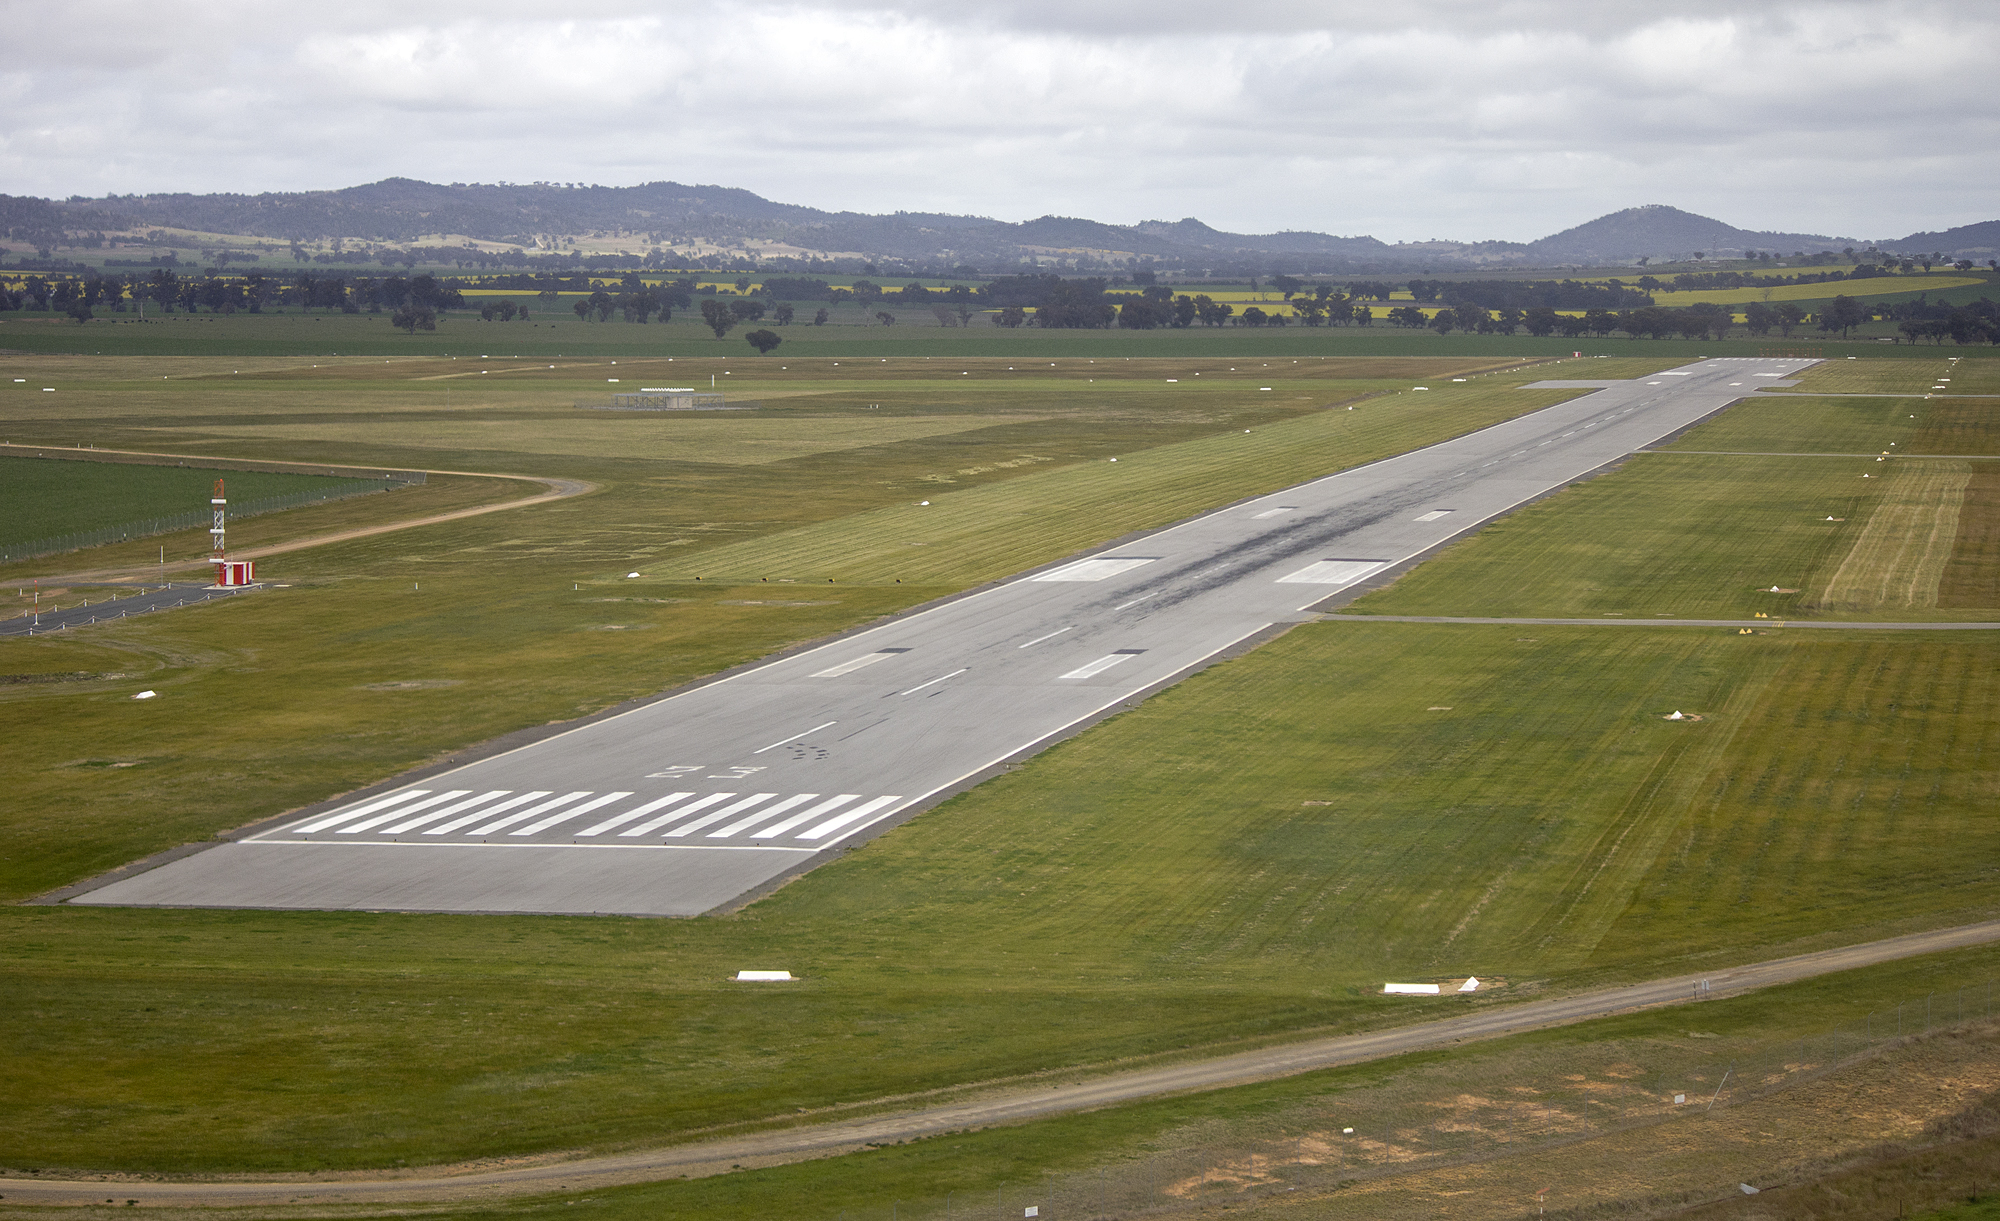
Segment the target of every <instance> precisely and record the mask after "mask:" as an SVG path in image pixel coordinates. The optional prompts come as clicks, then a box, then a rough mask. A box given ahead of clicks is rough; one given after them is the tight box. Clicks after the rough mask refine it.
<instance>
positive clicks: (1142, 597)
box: [1111, 573, 1207, 610]
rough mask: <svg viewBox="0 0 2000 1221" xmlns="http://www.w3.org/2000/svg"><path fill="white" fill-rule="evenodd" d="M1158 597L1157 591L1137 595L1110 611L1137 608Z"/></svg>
mask: <svg viewBox="0 0 2000 1221" xmlns="http://www.w3.org/2000/svg"><path fill="white" fill-rule="evenodd" d="M1202 575H1204V576H1206V575H1207V574H1206V573H1204V574H1202ZM1159 596H1160V592H1159V591H1158V590H1154V591H1153V592H1152V593H1149V594H1141V595H1139V596H1138V597H1136V598H1134V599H1132V600H1131V601H1130V602H1120V603H1119V604H1118V605H1116V606H1114V607H1112V608H1111V609H1112V610H1124V609H1125V608H1126V607H1128V606H1137V605H1139V604H1140V603H1141V602H1144V601H1145V600H1146V599H1147V598H1157V597H1159Z"/></svg>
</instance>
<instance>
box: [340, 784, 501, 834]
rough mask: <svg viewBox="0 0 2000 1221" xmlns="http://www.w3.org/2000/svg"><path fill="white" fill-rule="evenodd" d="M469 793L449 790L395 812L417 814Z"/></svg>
mask: <svg viewBox="0 0 2000 1221" xmlns="http://www.w3.org/2000/svg"><path fill="white" fill-rule="evenodd" d="M471 791H472V790H471V789H453V790H451V791H450V792H448V793H438V794H436V795H435V796H431V797H426V798H424V799H423V800H422V801H419V802H418V803H416V804H415V805H409V806H404V807H403V808H402V809H400V810H397V811H396V813H398V814H414V813H416V812H417V811H418V810H421V809H424V808H426V807H428V806H434V805H436V804H438V803H439V802H441V801H453V800H456V799H457V798H460V797H463V796H465V795H466V794H467V793H470V792H471ZM334 821H345V820H343V819H336V820H334ZM326 825H328V824H325V823H322V824H320V826H317V827H312V828H310V829H311V830H314V831H318V830H320V829H321V827H324V826H326Z"/></svg>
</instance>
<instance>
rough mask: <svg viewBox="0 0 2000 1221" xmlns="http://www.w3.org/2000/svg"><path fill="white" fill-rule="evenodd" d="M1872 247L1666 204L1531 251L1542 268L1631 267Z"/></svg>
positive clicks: (1557, 237) (1605, 220)
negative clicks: (1760, 228) (1645, 261)
mask: <svg viewBox="0 0 2000 1221" xmlns="http://www.w3.org/2000/svg"><path fill="white" fill-rule="evenodd" d="M1867 244H1868V243H1866V242H1857V241H1855V240H1854V239H1853V238H1845V237H1826V236H1824V235H1822V234H1817V233H1764V232H1752V231H1750V230H1747V229H1738V228H1737V227H1736V226H1734V225H1730V224H1725V223H1724V222H1722V221H1719V220H1713V219H1711V218H1709V217H1706V216H1697V215H1695V214H1694V213H1692V212H1683V211H1681V210H1680V209H1679V208H1670V207H1668V206H1667V205H1665V204H1647V205H1645V206H1644V207H1638V208H1626V209H1625V210H1624V211H1622V212H1613V213H1611V214H1610V215H1609V216H1600V217H1598V218H1597V219H1596V220H1593V221H1587V222H1585V223H1584V224H1581V225H1578V226H1577V227H1576V228H1574V229H1565V230H1563V231H1562V232H1561V233H1557V234H1554V235H1552V236H1550V237H1545V238H1543V239H1542V240H1540V241H1538V242H1531V243H1529V244H1528V247H1527V250H1528V253H1529V255H1530V257H1531V258H1533V259H1535V260H1536V261H1538V262H1546V263H1626V262H1631V261H1633V260H1636V259H1641V258H1648V257H1650V258H1653V259H1658V260H1663V261H1664V260H1667V259H1675V258H1686V257H1688V256H1689V255H1692V254H1696V253H1700V254H1702V255H1705V256H1707V257H1709V258H1739V257H1741V256H1742V255H1743V254H1744V253H1745V252H1746V251H1771V252H1773V253H1777V254H1792V253H1794V252H1797V251H1804V252H1806V253H1807V254H1814V253H1817V252H1819V251H1822V250H1842V249H1845V248H1846V247H1849V246H1866V245H1867Z"/></svg>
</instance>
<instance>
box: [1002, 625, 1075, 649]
mask: <svg viewBox="0 0 2000 1221" xmlns="http://www.w3.org/2000/svg"><path fill="white" fill-rule="evenodd" d="M1075 630H1076V625H1075V624H1074V623H1072V624H1070V625H1069V626H1068V627H1059V628H1057V629H1056V630H1055V631H1053V632H1050V633H1049V634H1048V635H1046V636H1037V637H1035V638H1034V639H1033V640H1030V641H1029V642H1028V644H1040V643H1041V642H1042V641H1044V640H1054V639H1055V638H1056V637H1058V636H1060V635H1062V634H1063V633H1064V632H1073V631H1075ZM1028 644H1017V645H1015V646H1014V647H1015V648H1017V649H1025V648H1027V647H1028Z"/></svg>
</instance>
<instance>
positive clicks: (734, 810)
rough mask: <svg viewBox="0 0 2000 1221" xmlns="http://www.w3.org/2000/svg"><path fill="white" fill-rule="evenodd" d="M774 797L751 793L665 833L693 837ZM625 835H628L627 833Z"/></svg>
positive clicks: (676, 837) (769, 794) (773, 795)
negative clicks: (698, 832)
mask: <svg viewBox="0 0 2000 1221" xmlns="http://www.w3.org/2000/svg"><path fill="white" fill-rule="evenodd" d="M776 796H777V794H776V793H752V794H750V795H749V796H748V797H745V798H744V799H743V800H741V801H732V802H730V803H729V804H728V805H726V806H724V807H722V808H721V809H720V810H716V811H715V812H713V813H711V814H704V815H702V816H701V817H700V818H697V819H695V820H694V821H693V822H691V823H684V824H682V825H681V826H678V827H675V828H674V829H673V830H671V831H669V832H667V837H668V838H669V839H680V838H682V837H683V836H688V835H693V834H694V833H695V832H696V831H699V830H701V829H702V828H704V827H712V826H714V825H715V824H716V823H719V822H721V821H722V820H723V819H725V818H731V817H734V816H735V815H738V814H741V813H742V812H743V811H745V810H747V809H749V808H750V807H751V806H759V805H763V804H764V803H765V802H767V801H769V800H771V798H773V797H776ZM627 834H630V833H629V832H627Z"/></svg>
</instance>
